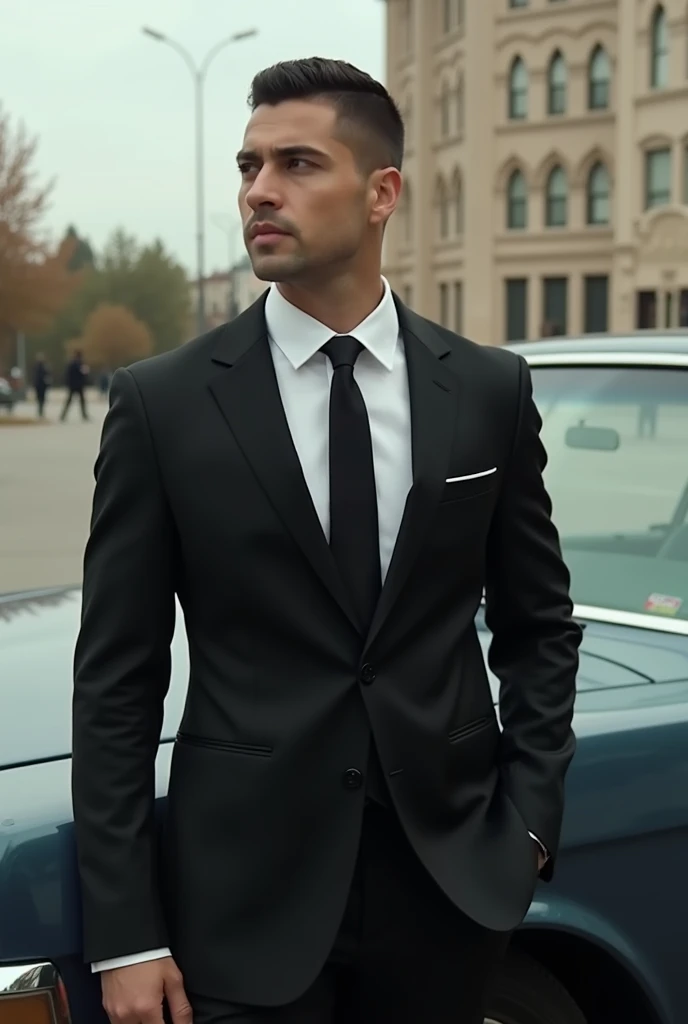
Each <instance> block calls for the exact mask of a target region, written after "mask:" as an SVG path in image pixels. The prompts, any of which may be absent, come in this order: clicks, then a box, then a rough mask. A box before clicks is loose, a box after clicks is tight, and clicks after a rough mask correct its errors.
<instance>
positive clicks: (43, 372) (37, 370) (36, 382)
mask: <svg viewBox="0 0 688 1024" xmlns="http://www.w3.org/2000/svg"><path fill="white" fill-rule="evenodd" d="M49 386H50V370H49V369H48V364H47V363H46V361H45V356H44V355H43V353H42V352H39V353H38V355H37V356H36V363H35V365H34V368H33V387H34V391H35V392H36V406H37V409H38V416H39V419H44V418H45V399H46V396H47V394H48V388H49Z"/></svg>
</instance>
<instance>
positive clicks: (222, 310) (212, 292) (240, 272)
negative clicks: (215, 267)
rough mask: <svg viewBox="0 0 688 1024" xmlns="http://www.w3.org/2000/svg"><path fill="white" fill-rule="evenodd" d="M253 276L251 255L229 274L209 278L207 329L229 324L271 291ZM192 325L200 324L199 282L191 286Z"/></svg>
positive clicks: (206, 302) (215, 274) (221, 273)
mask: <svg viewBox="0 0 688 1024" xmlns="http://www.w3.org/2000/svg"><path fill="white" fill-rule="evenodd" d="M268 287H269V285H268V284H266V282H265V281H259V280H258V278H257V277H256V275H255V274H254V273H253V268H252V267H251V261H250V260H249V258H248V256H244V257H243V258H242V259H240V260H239V261H238V262H237V263H236V264H235V265H234V266H233V267H232V269H231V270H230V271H229V272H216V273H214V274H211V275H210V276H209V277H206V278H205V287H204V298H205V310H206V317H205V319H206V325H207V329H208V330H211V329H212V328H213V327H219V325H220V324H224V323H227V321H228V320H232V319H233V318H234V317H235V316H238V314H239V313H242V312H243V311H244V310H245V309H248V307H249V306H250V305H252V304H253V303H254V302H255V301H256V299H257V298H259V296H260V295H262V293H263V292H264V291H265V289H266V288H268ZM189 289H190V295H191V316H192V323H193V324H194V330H195V324H196V319H195V318H196V310H197V309H198V281H191V282H190V284H189Z"/></svg>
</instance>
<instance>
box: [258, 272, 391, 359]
mask: <svg viewBox="0 0 688 1024" xmlns="http://www.w3.org/2000/svg"><path fill="white" fill-rule="evenodd" d="M382 282H383V285H384V289H385V290H384V294H383V296H382V299H381V300H380V302H379V303H378V305H377V306H376V307H375V309H374V310H373V312H372V313H370V314H369V315H368V316H367V317H366V318H365V320H364V321H363V322H362V323H360V324H359V325H358V327H355V328H354V329H353V330H352V331H349V332H348V333H349V335H351V337H353V338H356V340H357V341H360V343H361V344H362V345H363V347H364V348H366V349H367V350H368V351H369V352H370V354H371V355H372V356H374V357H375V359H377V360H378V362H380V363H382V365H383V366H384V367H385V368H386V369H387V370H391V369H392V367H393V365H394V352H395V349H396V347H397V341H398V339H399V317H398V315H397V309H396V306H395V304H394V299H393V297H392V290H391V288H390V286H389V282H388V281H387V280H386V278H384V277H383V278H382ZM265 321H266V324H267V328H268V334H269V335H270V338H271V339H272V341H273V342H274V343H275V345H277V347H278V348H279V349H281V351H282V352H283V353H284V355H285V356H286V357H287V359H288V360H289V362H290V363H291V365H292V366H293V367H294V369H295V370H298V369H299V368H300V367H301V366H303V364H304V363H306V362H307V361H308V360H309V359H311V358H312V356H314V355H315V353H316V352H317V351H318V350H319V349H321V348H322V346H323V345H324V344H325V342H327V341H329V340H330V338H331V337H332V336H333V331H332V329H331V328H330V327H327V326H326V325H325V324H322V323H320V321H319V320H315V319H314V318H313V317H312V316H309V315H308V313H304V312H303V310H301V309H297V307H296V306H293V305H292V304H291V302H288V301H287V300H286V299H285V298H284V296H283V295H282V293H281V292H280V291H279V289H278V288H277V285H276V284H273V285H271V287H270V291H269V292H268V296H267V300H266V303H265Z"/></svg>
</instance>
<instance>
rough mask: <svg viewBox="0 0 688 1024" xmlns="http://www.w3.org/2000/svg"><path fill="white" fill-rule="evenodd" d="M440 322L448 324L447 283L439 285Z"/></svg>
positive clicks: (446, 325)
mask: <svg viewBox="0 0 688 1024" xmlns="http://www.w3.org/2000/svg"><path fill="white" fill-rule="evenodd" d="M440 323H441V324H442V326H443V327H448V326H449V285H447V284H441V285H440Z"/></svg>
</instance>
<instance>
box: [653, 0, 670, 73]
mask: <svg viewBox="0 0 688 1024" xmlns="http://www.w3.org/2000/svg"><path fill="white" fill-rule="evenodd" d="M650 47H651V53H650V85H651V86H652V88H653V89H665V88H666V87H667V84H668V82H669V29H668V26H667V17H666V11H665V10H664V8H663V7H662V6H661V4H660V5H659V6H658V7H657V8H656V9H655V13H654V15H653V16H652V29H651V34H650Z"/></svg>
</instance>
